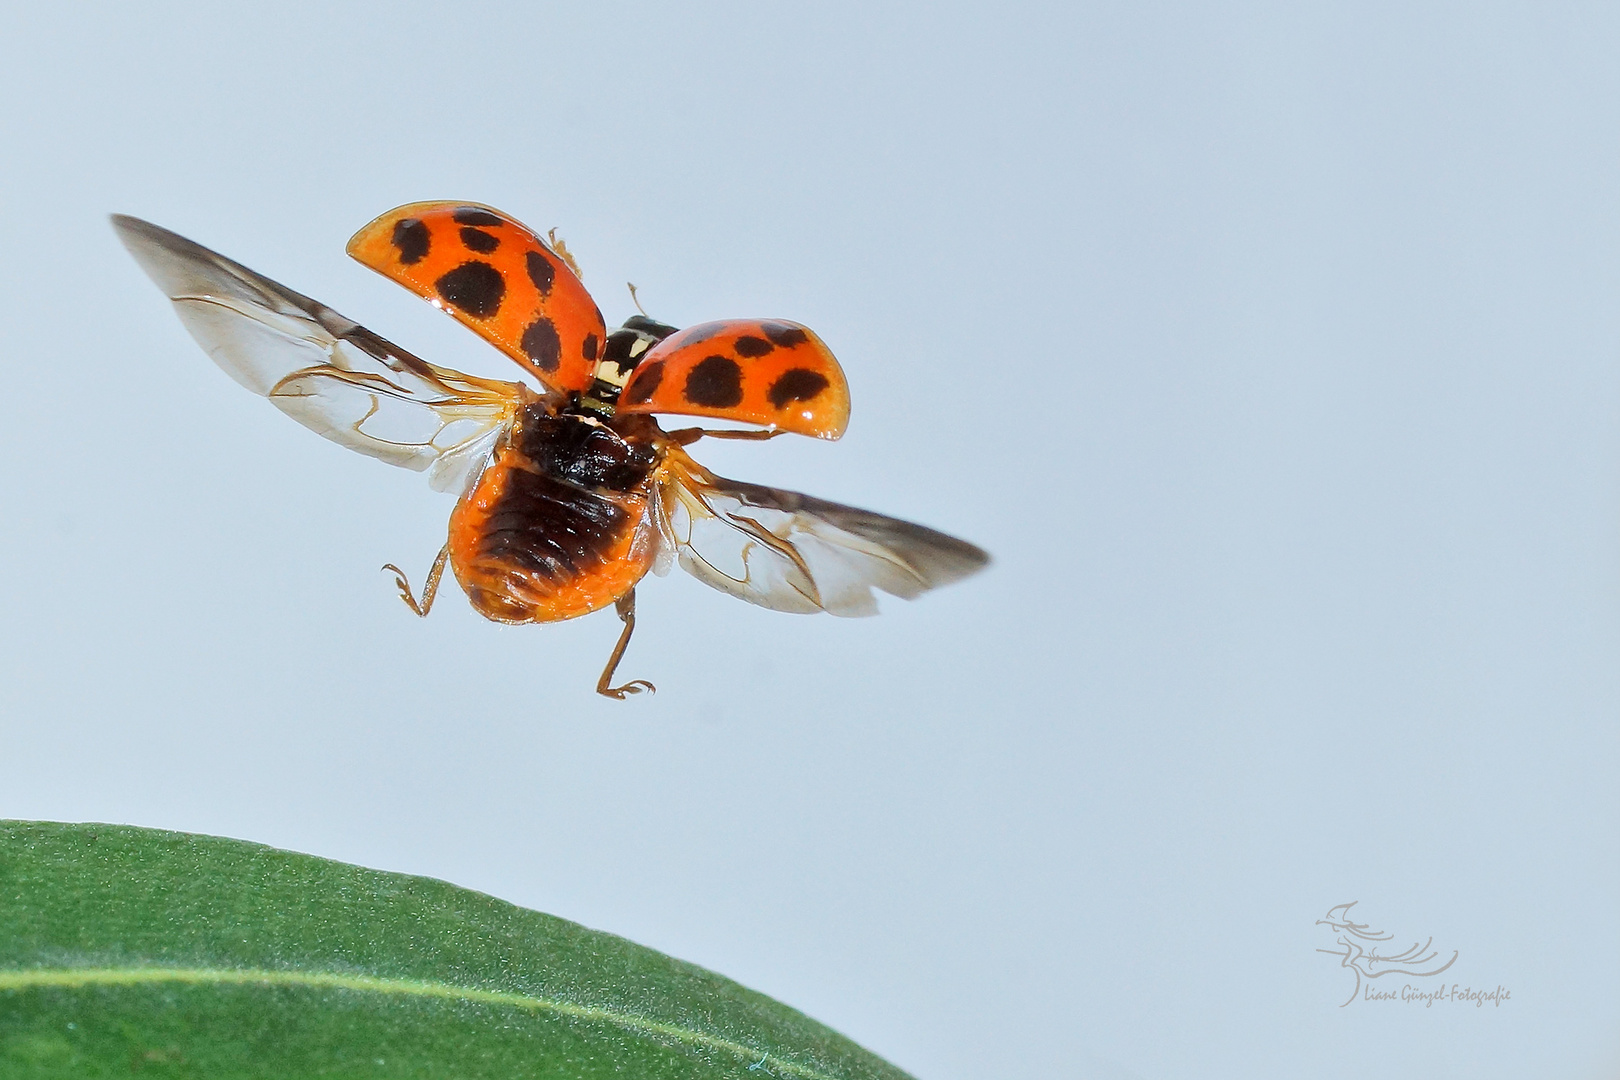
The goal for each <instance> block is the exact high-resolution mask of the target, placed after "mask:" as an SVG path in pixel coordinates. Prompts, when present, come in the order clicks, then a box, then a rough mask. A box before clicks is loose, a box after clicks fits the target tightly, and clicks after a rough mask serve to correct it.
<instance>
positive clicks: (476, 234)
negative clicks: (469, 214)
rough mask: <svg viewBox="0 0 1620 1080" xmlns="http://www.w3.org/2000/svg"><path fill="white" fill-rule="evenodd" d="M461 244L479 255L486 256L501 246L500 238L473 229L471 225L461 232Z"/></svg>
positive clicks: (481, 230)
mask: <svg viewBox="0 0 1620 1080" xmlns="http://www.w3.org/2000/svg"><path fill="white" fill-rule="evenodd" d="M461 242H462V243H463V244H466V245H467V246H468V247H469V248H471V249H472V250H474V251H476V252H478V253H479V254H480V255H488V254H489V253H490V252H492V251H494V250H495V249H496V248H498V247H500V246H501V238H500V237H498V236H496V235H495V234H494V233H487V232H485V231H484V230H483V229H475V228H473V227H472V226H471V225H468V226H467V227H466V228H464V229H462V230H461Z"/></svg>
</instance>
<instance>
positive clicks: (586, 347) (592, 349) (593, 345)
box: [579, 334, 600, 361]
mask: <svg viewBox="0 0 1620 1080" xmlns="http://www.w3.org/2000/svg"><path fill="white" fill-rule="evenodd" d="M599 344H600V342H598V341H597V340H596V335H595V334H586V335H585V344H583V345H581V346H580V347H579V351H580V352H582V353H584V354H585V359H587V360H592V361H594V360H595V359H596V349H597V346H598V345H599Z"/></svg>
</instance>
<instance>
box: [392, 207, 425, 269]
mask: <svg viewBox="0 0 1620 1080" xmlns="http://www.w3.org/2000/svg"><path fill="white" fill-rule="evenodd" d="M432 240H433V237H432V234H431V233H430V232H429V231H428V227H427V226H426V225H424V224H422V222H421V221H419V220H417V219H416V218H413V217H408V218H400V219H399V220H398V221H396V222H394V236H393V243H394V246H395V247H396V248H398V249H399V261H400V262H402V263H404V264H405V265H406V266H409V265H411V264H412V263H417V262H421V261H422V258H423V256H425V255H426V254H427V253H428V245H429V244H430V243H431V242H432Z"/></svg>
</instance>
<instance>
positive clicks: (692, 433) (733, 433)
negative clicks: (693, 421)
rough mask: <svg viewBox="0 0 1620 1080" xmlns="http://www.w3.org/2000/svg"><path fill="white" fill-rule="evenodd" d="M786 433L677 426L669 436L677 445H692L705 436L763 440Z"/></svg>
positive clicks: (779, 429) (764, 430)
mask: <svg viewBox="0 0 1620 1080" xmlns="http://www.w3.org/2000/svg"><path fill="white" fill-rule="evenodd" d="M786 434H787V432H785V431H783V430H782V429H781V428H743V429H734V428H715V429H712V430H711V429H709V428H697V427H688V428H677V429H676V430H674V431H671V432H669V433H668V436H669V438H670V439H671V440H672V441H674V443H675V445H676V446H691V445H692V444H693V443H695V442H697V441H698V440H699V439H702V438H705V437H707V438H710V439H754V440H758V441H761V442H763V441H764V440H766V439H774V438H776V437H777V436H778V435H786Z"/></svg>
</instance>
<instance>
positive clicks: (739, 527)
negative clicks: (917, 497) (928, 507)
mask: <svg viewBox="0 0 1620 1080" xmlns="http://www.w3.org/2000/svg"><path fill="white" fill-rule="evenodd" d="M659 496H660V497H659V500H658V514H659V527H660V530H661V531H662V532H663V535H664V538H665V541H666V542H667V543H668V545H669V546H670V547H671V548H673V549H674V551H675V555H676V558H677V559H679V561H680V565H681V568H682V569H683V570H685V571H686V572H687V573H689V574H691V575H692V576H693V577H695V578H697V579H698V580H699V581H701V582H703V583H704V584H706V585H709V586H712V587H713V588H716V589H719V590H720V591H721V592H725V593H730V594H731V595H732V596H735V597H738V598H739V599H742V600H747V601H748V602H749V603H751V604H758V605H759V606H761V607H767V608H771V609H772V610H774V611H788V612H797V613H801V614H808V613H812V612H817V611H827V612H831V613H832V614H834V615H846V616H860V615H875V614H877V610H878V608H877V599H876V597H874V596H873V594H872V590H873V589H879V590H881V591H883V592H886V593H889V594H891V595H893V596H899V597H904V598H906V599H911V598H912V597H915V596H918V595H920V594H921V593H924V592H926V591H928V590H929V589H935V588H938V587H939V586H941V585H947V584H949V583H951V582H953V581H958V580H960V579H962V578H964V577H967V576H968V575H969V574H972V573H974V572H976V571H978V570H980V569H982V568H983V567H984V566H985V565H986V564H987V563H988V562H989V561H990V557H989V556H988V555H986V554H985V553H984V552H983V551H981V550H980V549H979V548H977V547H974V546H973V545H972V544H969V543H967V542H966V541H963V540H958V539H956V538H955V537H953V536H947V535H945V534H944V533H941V532H936V531H935V530H933V529H929V528H925V527H923V526H921V525H913V524H911V523H910V522H908V521H900V520H898V519H896V518H891V517H885V516H883V515H882V514H874V513H871V512H870V511H867V510H857V509H856V508H854V507H852V506H842V505H840V504H838V503H833V502H827V501H825V500H822V499H816V498H812V497H810V496H808V495H800V494H798V493H797V492H793V491H781V490H779V489H777V488H769V487H762V486H760V485H758V484H745V483H741V482H739V481H736V480H727V479H726V478H724V477H721V476H716V475H714V474H713V473H711V472H709V471H708V470H707V469H705V468H703V467H702V466H701V465H698V464H697V463H696V462H694V461H692V459H691V458H690V457H689V456H687V455H686V453H685V452H684V451H681V450H672V451H671V452H670V454H669V457H668V458H667V459H666V463H665V473H664V481H663V484H662V486H661V488H660V492H659Z"/></svg>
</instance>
